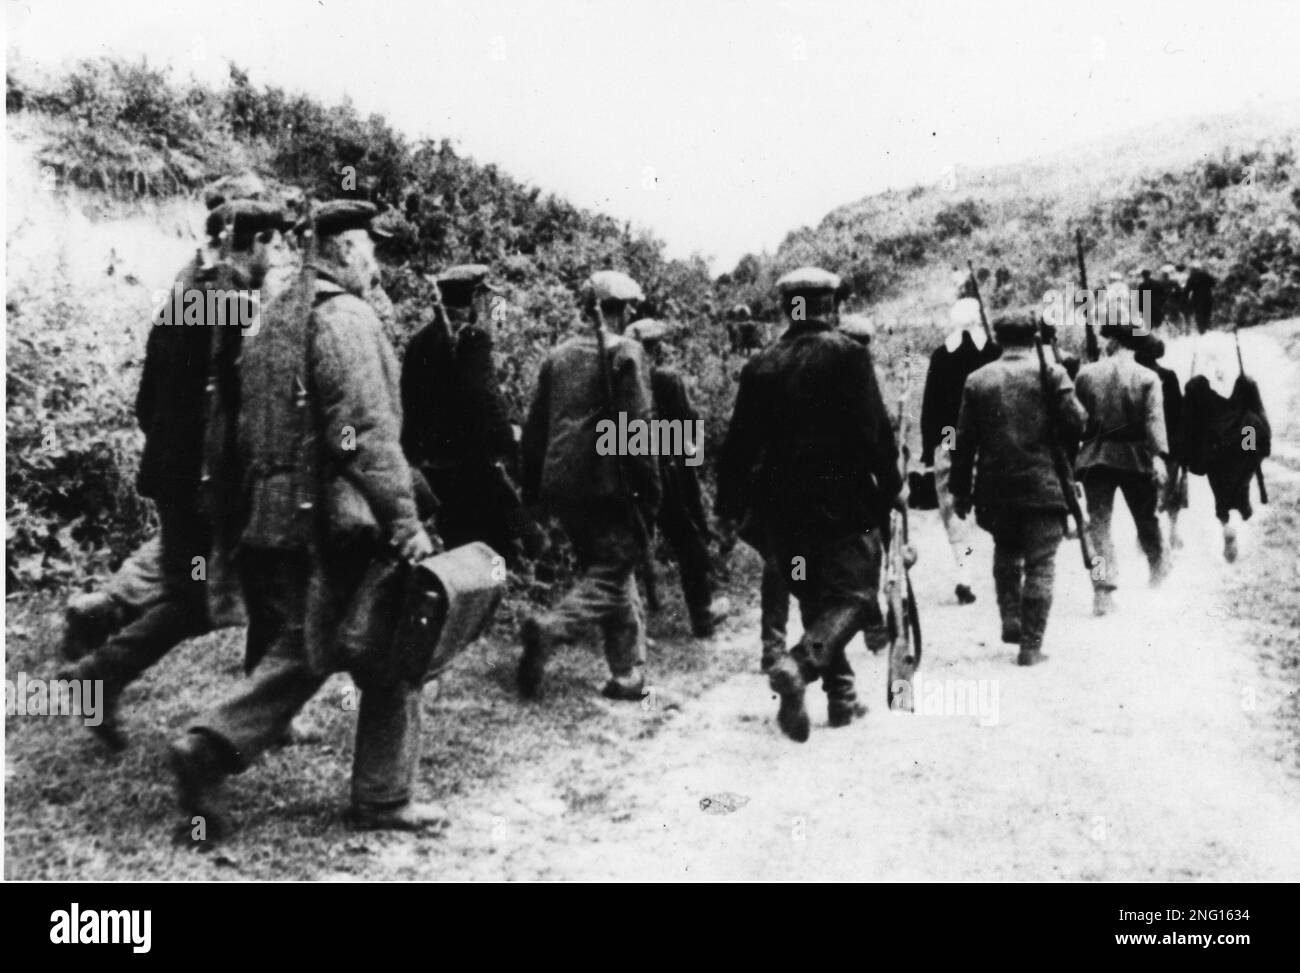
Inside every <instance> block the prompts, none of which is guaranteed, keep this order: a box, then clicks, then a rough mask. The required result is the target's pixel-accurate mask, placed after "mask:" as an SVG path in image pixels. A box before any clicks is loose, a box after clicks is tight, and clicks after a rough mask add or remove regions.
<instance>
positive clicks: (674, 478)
mask: <svg viewBox="0 0 1300 973" xmlns="http://www.w3.org/2000/svg"><path fill="white" fill-rule="evenodd" d="M671 332H672V328H671V327H670V326H669V325H668V324H666V323H664V322H663V321H657V320H654V319H652V318H642V319H641V320H639V321H637V322H636V323H635V324H633V325H632V326H631V327H629V328H628V329H627V332H626V333H627V335H628V337H630V338H632V339H633V340H635V341H637V342H639V343H640V344H641V347H642V348H644V349H645V352H646V357H647V358H648V359H649V360H650V361H651V363H652V364H651V367H650V395H651V399H652V400H653V402H654V413H655V419H656V420H657V421H661V422H670V423H673V424H675V425H677V426H678V427H679V428H681V429H684V430H695V429H698V428H702V423H701V417H700V413H699V411H698V410H697V409H696V408H695V405H694V403H693V402H691V395H690V391H689V390H688V389H687V387H686V380H685V379H684V378H683V377H682V375H681V373H680V372H679V371H678V370H677V369H676V368H673V367H672V366H671V365H669V364H668V363H667V361H666V358H665V355H664V340H665V339H666V338H667V337H668V335H669V334H670V333H671ZM688 445H689V446H690V448H692V449H693V450H695V451H696V452H695V455H694V456H686V455H682V456H673V455H667V454H664V455H661V456H660V457H659V479H660V482H661V484H662V487H663V489H662V495H663V499H662V500H661V502H660V504H659V515H658V518H657V520H656V523H657V525H658V527H659V530H660V531H662V533H663V535H664V539H665V540H667V541H668V545H669V547H671V548H672V550H673V555H674V557H676V559H677V570H678V573H679V574H680V576H681V582H682V595H683V598H684V600H685V602H686V613H687V615H688V616H689V618H690V623H691V634H692V635H694V636H695V637H696V638H701V639H706V638H709V637H710V636H712V635H713V632H714V629H715V628H716V627H717V625H718V623H719V622H720V621H722V619H723V617H724V615H725V612H724V611H723V610H722V605H721V603H719V604H717V605H715V604H714V600H713V589H714V583H713V567H712V564H711V563H710V561H709V537H710V535H711V534H712V532H711V531H710V530H709V520H708V515H707V514H706V513H705V511H704V494H703V491H702V490H701V489H700V480H699V477H698V476H697V475H696V469H697V467H698V465H699V463H700V461H701V459H702V457H701V456H700V455H699V452H698V451H699V450H701V449H702V448H703V443H702V442H699V441H698V440H695V439H694V438H692V439H691V441H690V443H689V444H688Z"/></svg>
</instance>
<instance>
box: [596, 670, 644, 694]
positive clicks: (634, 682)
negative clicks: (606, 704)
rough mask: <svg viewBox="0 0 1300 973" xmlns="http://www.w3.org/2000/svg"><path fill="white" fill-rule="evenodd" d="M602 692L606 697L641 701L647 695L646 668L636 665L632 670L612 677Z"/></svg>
mask: <svg viewBox="0 0 1300 973" xmlns="http://www.w3.org/2000/svg"><path fill="white" fill-rule="evenodd" d="M600 694H601V695H602V696H604V697H605V698H606V699H617V700H622V701H624V702H633V703H635V702H640V700H641V698H642V697H643V696H645V670H644V669H642V668H641V667H640V666H634V667H633V668H632V670H631V671H630V672H627V673H624V674H623V675H619V676H612V677H610V680H609V682H607V683H605V686H604V688H603V689H601V691H600Z"/></svg>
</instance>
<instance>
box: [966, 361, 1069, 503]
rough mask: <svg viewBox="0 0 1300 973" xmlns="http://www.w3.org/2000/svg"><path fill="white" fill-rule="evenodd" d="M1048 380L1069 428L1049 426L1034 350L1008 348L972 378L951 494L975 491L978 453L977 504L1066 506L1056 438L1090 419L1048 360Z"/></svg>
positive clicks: (1066, 380) (1065, 375)
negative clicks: (1055, 450)
mask: <svg viewBox="0 0 1300 973" xmlns="http://www.w3.org/2000/svg"><path fill="white" fill-rule="evenodd" d="M1048 381H1049V383H1050V384H1051V387H1052V389H1053V390H1054V393H1055V394H1056V396H1057V411H1058V413H1059V421H1060V422H1061V424H1062V425H1063V426H1064V427H1065V428H1064V429H1060V430H1055V431H1054V430H1053V429H1052V426H1051V422H1050V419H1049V415H1048V411H1047V403H1046V402H1045V400H1044V397H1043V379H1042V371H1041V366H1040V364H1039V362H1038V358H1037V355H1036V354H1035V352H1034V350H1033V349H1031V348H1023V347H1010V348H1005V349H1004V350H1003V354H1002V357H1001V358H999V359H998V360H997V361H994V362H990V363H989V364H987V365H985V366H984V367H983V368H979V369H977V370H976V371H974V372H972V373H971V374H970V375H969V376H968V377H967V379H966V389H965V392H964V394H963V396H962V408H961V417H960V419H959V423H958V440H957V455H956V456H955V457H954V461H953V474H952V484H953V485H952V490H953V493H954V494H957V495H959V496H966V495H970V491H971V485H970V477H971V471H972V460H974V459H976V457H977V458H978V464H977V468H976V469H975V471H974V481H975V482H974V502H975V505H976V507H977V508H987V507H1001V506H1011V507H1022V508H1026V509H1041V510H1055V509H1061V510H1064V509H1065V495H1064V493H1063V492H1062V490H1061V485H1060V482H1059V480H1058V479H1057V476H1056V470H1055V467H1054V465H1053V461H1052V447H1053V445H1054V443H1053V441H1052V436H1053V434H1054V432H1055V435H1058V436H1061V438H1062V439H1065V438H1066V437H1068V436H1070V435H1071V434H1077V433H1078V432H1079V430H1080V429H1081V428H1082V426H1083V422H1084V418H1085V417H1084V414H1083V411H1082V410H1081V409H1080V407H1079V402H1078V400H1077V399H1076V397H1075V395H1074V394H1073V383H1071V381H1070V376H1069V374H1068V373H1067V372H1066V371H1065V369H1064V368H1063V367H1061V366H1060V365H1056V364H1052V365H1050V366H1049V371H1048Z"/></svg>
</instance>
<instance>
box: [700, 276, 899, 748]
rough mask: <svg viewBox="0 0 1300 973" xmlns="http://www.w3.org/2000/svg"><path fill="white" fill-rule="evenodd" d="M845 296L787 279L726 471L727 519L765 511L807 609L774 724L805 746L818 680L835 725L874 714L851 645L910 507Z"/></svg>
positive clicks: (782, 674) (777, 682) (777, 557)
mask: <svg viewBox="0 0 1300 973" xmlns="http://www.w3.org/2000/svg"><path fill="white" fill-rule="evenodd" d="M839 286H840V279H839V277H837V276H836V275H835V274H832V273H829V272H827V271H825V270H822V269H820V268H816V267H804V268H800V269H799V270H795V271H792V272H791V273H789V274H786V275H785V276H784V277H782V278H781V279H780V280H779V281H778V282H777V287H778V289H779V291H780V295H781V303H782V307H783V310H784V313H785V315H786V317H787V319H788V320H789V327H788V329H787V330H786V332H785V334H783V335H782V336H781V338H780V340H779V341H777V342H776V343H775V344H773V345H772V346H771V347H769V348H766V349H764V350H763V351H762V352H760V353H759V354H758V355H755V356H754V357H753V358H752V359H751V360H750V361H749V362H748V363H746V365H745V367H744V369H743V370H742V371H741V373H740V389H739V391H738V392H737V394H736V407H735V411H734V413H733V414H732V417H731V424H730V427H729V428H728V430H727V438H726V441H725V442H724V444H723V447H722V454H721V463H720V465H719V468H718V500H717V504H718V508H717V509H718V515H719V516H720V517H722V518H723V519H724V520H726V521H730V522H735V521H737V520H738V519H739V518H740V517H741V516H743V515H744V514H745V512H746V511H749V510H751V509H754V508H757V510H758V516H759V520H760V522H761V524H762V529H763V530H764V532H765V535H766V536H765V539H764V541H763V544H764V551H765V552H767V553H768V554H769V556H770V557H771V558H772V559H773V561H774V562H775V564H777V565H779V566H780V568H781V570H784V571H787V572H789V574H788V577H789V579H790V581H789V584H790V590H791V592H792V593H793V594H794V596H795V597H796V598H797V599H798V600H799V609H800V613H801V615H802V616H803V623H804V634H803V638H802V639H801V640H800V641H799V643H798V644H797V645H795V646H794V647H793V648H792V649H791V650H790V651H789V652H784V651H783V652H782V653H781V655H780V657H779V658H778V659H777V660H776V662H775V664H774V665H773V666H772V668H771V670H770V672H769V674H768V683H769V685H770V686H771V689H772V691H773V692H774V693H776V694H777V695H778V696H779V697H780V699H781V702H780V707H779V709H778V711H777V718H776V719H777V725H778V726H779V727H780V729H781V731H782V732H783V733H784V734H785V735H786V736H787V737H789V738H790V739H792V740H795V741H797V742H800V743H802V742H804V741H806V740H807V739H808V736H809V733H810V730H811V723H810V721H809V717H808V711H807V708H806V707H805V704H804V689H805V687H806V686H807V684H808V683H810V682H816V681H817V680H821V683H822V689H823V690H824V691H825V693H826V697H827V704H828V706H827V710H828V715H829V722H830V725H831V726H833V727H842V726H847V725H848V724H849V723H851V722H852V721H853V720H855V719H858V718H860V717H861V716H864V715H865V714H866V706H865V705H863V704H862V703H861V702H860V701H859V700H858V696H857V691H856V687H855V684H854V676H853V668H852V667H851V666H850V665H849V661H848V657H847V655H846V654H845V649H846V648H847V646H848V643H849V641H850V640H851V639H852V638H853V637H854V635H856V634H857V633H858V632H859V631H861V630H862V629H863V628H864V626H866V625H867V624H868V623H869V617H870V606H871V604H872V603H874V602H877V599H878V597H879V585H880V568H881V560H882V547H881V537H880V532H881V529H882V527H884V526H885V524H886V523H887V522H888V516H889V510H890V508H891V504H895V503H901V502H903V501H902V498H901V497H900V496H899V494H900V490H901V487H902V483H901V477H900V474H899V470H898V447H897V444H896V442H895V439H894V433H893V430H892V429H891V427H890V421H889V414H888V412H887V411H886V410H885V405H884V401H883V400H882V399H881V395H880V386H879V383H878V381H877V379H876V370H875V365H874V364H873V362H872V360H871V353H870V352H869V351H867V350H866V349H865V348H864V347H862V345H860V344H859V343H857V342H856V341H854V340H853V339H852V338H849V337H847V336H846V335H844V334H842V333H840V332H839V331H838V330H837V329H836V328H835V327H833V325H832V322H833V320H834V318H835V313H836V309H837V308H836V301H837V297H836V292H837V290H838V289H839ZM755 470H757V473H755Z"/></svg>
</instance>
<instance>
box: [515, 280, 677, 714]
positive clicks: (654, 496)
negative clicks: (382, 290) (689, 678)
mask: <svg viewBox="0 0 1300 973" xmlns="http://www.w3.org/2000/svg"><path fill="white" fill-rule="evenodd" d="M644 299H645V295H644V294H643V293H642V291H641V286H640V285H639V284H638V283H637V282H636V281H634V280H633V279H632V278H631V277H629V276H627V275H626V274H623V273H620V272H618V271H615V270H601V271H597V272H596V273H594V274H592V275H591V277H590V279H589V280H588V281H587V284H586V287H585V288H584V290H583V292H582V302H583V303H582V314H583V317H584V318H585V321H584V323H583V325H582V327H581V328H579V329H578V330H577V331H575V333H574V334H573V335H572V336H571V337H570V338H569V339H568V340H566V341H564V342H562V343H561V344H559V345H557V346H556V347H554V348H553V349H551V352H550V354H548V355H547V356H546V359H545V361H543V362H542V369H541V372H540V373H539V375H538V378H537V390H536V391H535V392H534V394H533V401H532V405H531V406H530V408H529V411H528V418H527V420H526V421H525V422H524V430H523V437H522V439H521V442H520V453H521V459H522V463H523V494H524V502H525V503H527V504H540V505H541V506H542V507H543V508H544V509H545V510H546V511H547V512H549V513H552V514H554V515H555V516H556V518H557V519H558V520H559V521H560V525H561V526H562V527H563V528H564V533H565V534H566V535H568V538H569V542H570V544H571V545H572V546H573V552H574V555H575V557H576V559H577V562H578V566H579V568H580V570H581V572H582V573H581V575H580V576H579V578H578V580H577V583H576V584H575V585H574V586H573V587H572V588H571V589H570V590H569V591H568V593H567V594H566V595H565V596H564V598H563V599H561V600H560V601H559V602H558V603H557V604H555V605H553V606H551V608H550V609H549V610H547V611H541V612H538V613H536V614H534V615H532V616H530V617H528V618H526V619H524V622H523V624H522V626H521V627H520V633H519V634H520V640H521V641H522V643H523V655H522V656H521V658H520V660H519V670H518V685H519V694H520V695H521V696H523V697H524V698H525V699H536V698H538V697H539V696H540V695H541V693H542V690H543V681H544V679H545V675H546V662H547V659H548V658H549V657H550V655H551V654H552V653H553V652H554V650H555V649H556V647H557V646H560V645H564V644H568V643H572V642H574V641H577V640H578V639H579V638H580V637H581V636H582V635H583V633H584V632H585V631H587V630H589V629H591V628H596V629H598V630H599V632H600V636H601V641H602V643H603V648H604V650H605V661H606V663H607V664H608V665H609V673H610V679H609V681H608V682H606V683H605V686H604V688H603V689H602V690H601V692H602V693H603V694H604V695H605V696H606V697H607V698H609V699H616V700H623V701H629V702H639V701H640V700H641V698H642V695H643V693H644V690H645V665H646V637H645V612H644V611H643V610H642V607H641V595H640V592H638V590H637V586H636V569H637V567H638V565H639V564H640V563H641V562H642V559H643V558H644V557H645V553H646V547H647V545H648V544H649V543H650V542H651V537H649V536H648V531H649V530H650V529H651V527H650V525H652V524H653V523H654V517H655V511H656V510H657V509H658V507H659V496H660V493H659V490H660V483H659V464H658V462H657V460H656V458H655V457H654V456H648V455H645V454H640V453H635V454H628V455H626V456H623V455H619V454H618V452H617V451H615V452H602V451H601V450H599V449H598V443H599V435H598V432H597V424H598V420H599V419H600V418H601V417H602V416H604V417H606V419H607V420H608V421H610V422H615V421H617V422H620V423H621V422H622V416H621V415H620V413H622V414H625V415H626V417H627V420H628V422H633V421H635V422H637V424H638V425H639V424H640V423H641V422H644V421H647V420H649V419H652V418H653V416H654V406H653V403H652V400H651V396H650V374H649V369H648V367H647V365H646V360H645V352H644V351H642V349H641V345H640V344H638V343H637V342H636V341H633V340H632V339H631V338H629V337H627V336H626V335H625V334H624V333H623V330H624V328H626V327H627V325H628V323H629V319H630V317H631V314H632V311H633V307H634V306H635V304H636V303H637V302H639V301H642V300H644ZM597 328H599V329H600V334H599V335H598V334H597V332H596V329H597ZM602 357H603V358H604V359H605V365H602V364H601V359H602ZM606 366H607V370H606ZM606 380H608V383H609V384H608V385H606ZM611 400H612V401H611Z"/></svg>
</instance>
